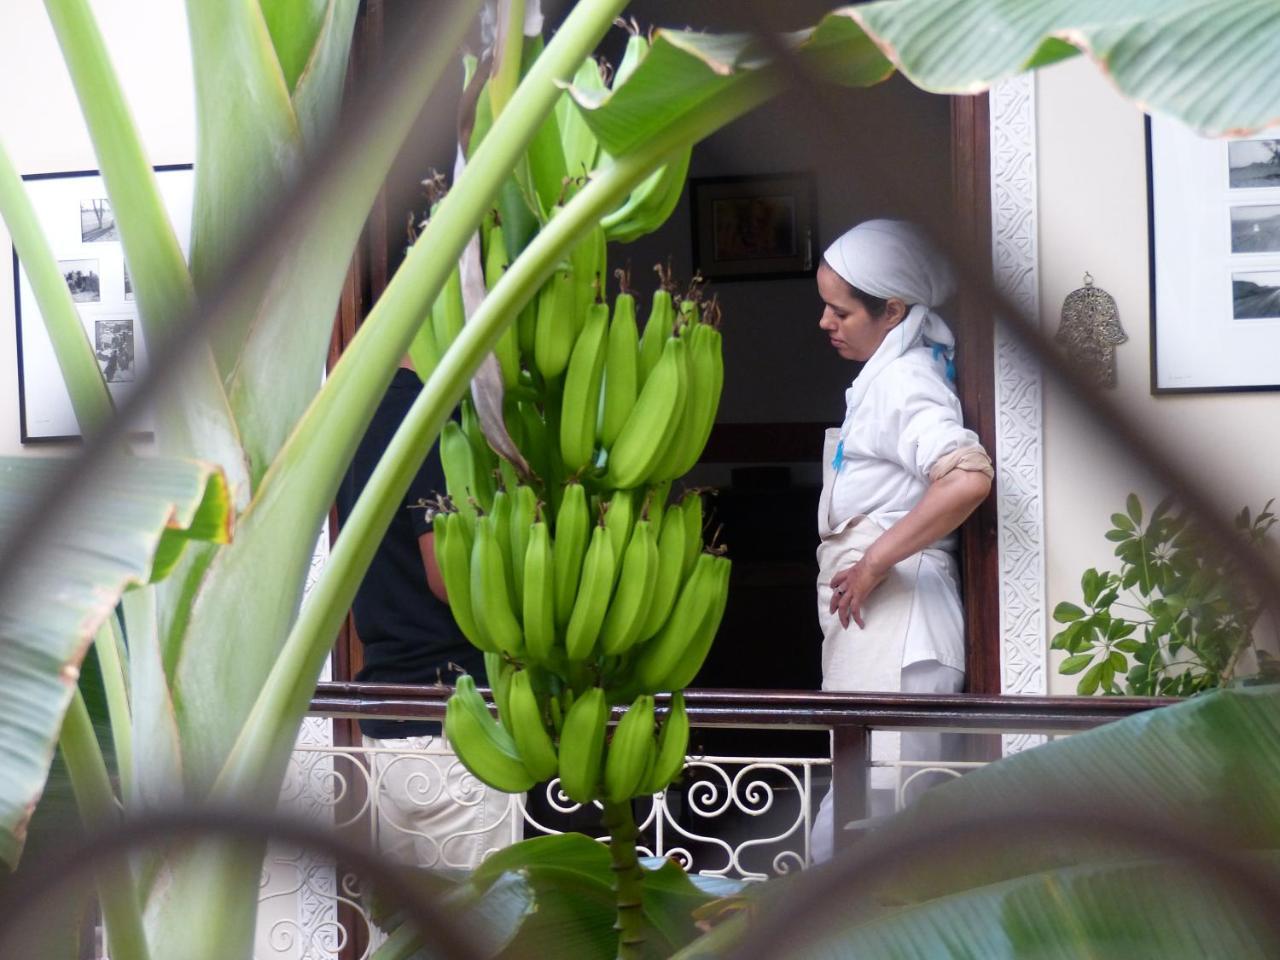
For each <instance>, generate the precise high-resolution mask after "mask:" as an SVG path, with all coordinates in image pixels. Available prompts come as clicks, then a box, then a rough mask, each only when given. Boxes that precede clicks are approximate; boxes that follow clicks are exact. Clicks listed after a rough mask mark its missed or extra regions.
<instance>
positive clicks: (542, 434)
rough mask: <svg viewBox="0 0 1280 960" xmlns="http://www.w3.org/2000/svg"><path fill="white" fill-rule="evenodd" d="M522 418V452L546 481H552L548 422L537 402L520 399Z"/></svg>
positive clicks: (530, 464)
mask: <svg viewBox="0 0 1280 960" xmlns="http://www.w3.org/2000/svg"><path fill="white" fill-rule="evenodd" d="M517 415H518V416H519V418H520V427H521V429H520V434H521V440H520V452H521V453H523V454H524V458H525V459H526V460H527V461H529V466H531V467H532V468H533V472H534V473H536V474H537V475H538V476H539V477H541V478H542V480H543V481H544V482H546V483H548V484H549V483H550V482H551V460H552V457H551V444H550V441H549V440H548V437H547V424H546V421H544V420H543V419H542V414H540V413H539V412H538V408H537V405H536V404H533V403H529V402H526V401H523V400H522V401H520V403H519V404H517Z"/></svg>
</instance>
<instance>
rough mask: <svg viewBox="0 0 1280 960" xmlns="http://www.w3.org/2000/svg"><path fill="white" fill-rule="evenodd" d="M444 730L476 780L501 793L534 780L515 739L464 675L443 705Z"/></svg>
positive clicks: (520, 789)
mask: <svg viewBox="0 0 1280 960" xmlns="http://www.w3.org/2000/svg"><path fill="white" fill-rule="evenodd" d="M444 732H445V736H446V737H448V738H449V744H450V746H452V747H453V750H454V752H455V753H457V755H458V756H459V757H460V758H461V759H462V762H463V763H465V764H466V765H467V769H468V770H470V771H471V772H472V773H473V774H474V775H475V776H476V778H477V779H479V780H480V781H482V782H483V783H486V784H488V785H489V786H491V787H493V788H494V789H495V790H501V791H503V792H504V793H523V792H524V791H526V790H528V789H529V788H530V787H532V786H533V785H534V784H535V783H537V778H536V777H534V776H533V775H532V774H531V773H529V770H528V768H527V767H525V765H524V761H523V760H521V759H520V753H519V750H518V749H517V748H516V743H515V740H514V739H512V737H511V734H510V733H508V732H507V730H506V728H505V727H503V726H502V724H500V723H499V722H498V721H497V720H495V719H493V717H492V716H491V715H490V713H489V708H488V706H487V705H486V704H485V702H484V698H483V697H482V696H480V691H479V690H477V689H476V682H475V680H474V679H473V678H472V677H470V676H469V675H467V674H463V675H462V676H460V677H459V678H458V684H457V687H456V688H455V689H454V692H453V696H451V697H450V698H449V702H448V703H446V704H445V708H444Z"/></svg>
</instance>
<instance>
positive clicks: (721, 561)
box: [662, 557, 733, 690]
mask: <svg viewBox="0 0 1280 960" xmlns="http://www.w3.org/2000/svg"><path fill="white" fill-rule="evenodd" d="M711 566H712V570H711V574H710V577H711V583H712V585H711V586H710V587H709V588H708V590H709V592H710V593H711V605H710V607H709V608H708V609H707V611H706V613H705V614H704V616H703V617H702V619H701V620H700V621H699V622H698V626H697V629H696V630H695V631H694V632H693V635H692V636H691V637H690V638H689V642H688V644H687V645H686V647H685V651H684V655H683V656H682V657H680V659H679V661H678V662H677V664H676V666H675V667H674V668H673V669H672V671H671V672H670V673H668V674H667V676H666V677H665V679H664V680H663V681H662V689H664V690H682V689H684V688H685V687H687V686H689V684H691V683H693V679H694V677H696V676H697V675H698V671H699V670H701V669H702V664H703V663H704V662H705V661H706V659H707V654H708V653H710V652H711V644H712V642H714V641H715V638H716V632H717V631H718V630H719V629H720V620H721V619H722V618H723V617H724V608H725V606H726V605H727V604H728V602H729V574H730V573H731V572H732V568H733V564H732V563H730V562H729V558H728V557H715V558H714V559H713V560H712V564H711Z"/></svg>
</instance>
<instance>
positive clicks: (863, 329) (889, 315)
mask: <svg viewBox="0 0 1280 960" xmlns="http://www.w3.org/2000/svg"><path fill="white" fill-rule="evenodd" d="M818 295H819V296H821V297H822V302H823V304H824V306H823V309H822V319H821V320H819V321H818V327H819V328H820V329H822V330H824V331H826V334H827V336H828V337H829V338H830V340H831V346H832V347H834V348H835V351H836V353H838V354H840V356H842V357H844V358H845V359H846V360H859V361H867V360H870V359H871V355H872V354H873V353H875V352H876V348H877V347H879V346H880V344H881V342H882V341H883V340H884V338H885V337H886V336H887V335H888V333H889V331H890V330H892V329H893V328H894V327H896V326H897V325H898V323H899V322H901V320H902V317H903V315H904V314H905V309H904V305H903V304H902V301H900V300H890V301H889V303H888V305H887V306H886V307H885V311H884V313H883V314H881V315H880V316H879V317H876V316H873V315H872V313H871V311H869V310H868V309H867V308H866V306H864V305H863V303H862V301H861V300H859V299H858V298H857V297H855V296H854V295H853V293H852V292H851V291H850V290H849V285H848V284H847V283H845V282H844V281H843V280H842V279H840V276H839V275H838V274H837V273H836V272H835V271H834V270H832V269H831V268H830V267H828V266H827V265H826V264H825V263H823V264H820V265H819V266H818Z"/></svg>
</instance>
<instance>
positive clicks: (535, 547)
mask: <svg viewBox="0 0 1280 960" xmlns="http://www.w3.org/2000/svg"><path fill="white" fill-rule="evenodd" d="M523 614H524V617H523V619H524V636H525V646H526V650H527V651H528V654H529V656H530V657H532V658H533V659H535V660H538V661H540V662H542V663H546V662H548V661H549V660H551V658H552V655H553V653H554V651H555V648H556V618H555V568H554V566H553V564H552V559H551V534H550V533H549V532H548V530H547V524H546V521H544V520H539V521H537V522H536V523H535V524H534V525H533V527H532V528H531V529H530V531H529V546H528V547H527V548H526V550H525V557H524V606H523Z"/></svg>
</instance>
